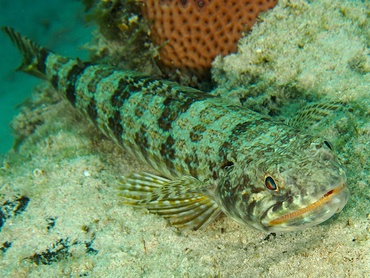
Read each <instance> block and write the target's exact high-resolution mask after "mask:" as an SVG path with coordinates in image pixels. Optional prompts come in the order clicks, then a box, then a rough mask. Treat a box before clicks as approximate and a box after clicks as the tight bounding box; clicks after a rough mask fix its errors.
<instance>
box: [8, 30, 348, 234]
mask: <svg viewBox="0 0 370 278" xmlns="http://www.w3.org/2000/svg"><path fill="white" fill-rule="evenodd" d="M3 31H4V32H5V33H6V34H7V35H8V36H9V38H10V39H11V40H12V42H13V43H14V44H15V45H16V46H17V47H18V49H19V50H20V52H21V54H22V55H23V61H22V64H21V66H20V67H19V68H18V70H20V71H23V72H26V73H29V74H32V75H34V76H37V77H41V78H44V79H47V80H49V81H50V82H51V84H52V85H53V86H54V88H55V89H56V90H57V91H58V92H59V93H60V94H61V95H62V96H63V97H64V98H65V99H67V100H68V101H69V102H70V103H71V104H72V105H73V106H74V107H75V108H76V109H77V111H79V112H80V113H81V114H82V115H84V116H85V117H86V118H87V119H89V120H90V121H91V122H92V123H93V124H94V125H96V126H97V127H98V128H99V129H100V130H101V131H102V132H103V133H104V134H105V135H106V136H107V137H109V138H111V139H112V140H113V141H114V142H116V143H117V144H118V145H120V146H121V147H122V148H123V149H125V150H126V151H127V152H128V153H130V154H131V155H132V156H134V157H136V158H138V159H139V160H141V161H143V162H145V163H147V164H148V165H149V166H151V167H152V168H153V169H154V170H156V171H157V172H158V174H159V175H160V176H159V175H153V174H147V173H136V174H133V175H131V176H126V177H120V178H119V181H118V188H119V189H120V194H119V195H121V197H120V198H122V202H123V203H124V204H128V205H132V206H137V207H143V208H146V209H148V210H149V211H151V212H154V213H157V214H160V215H162V216H163V217H165V218H166V219H167V220H168V221H169V222H170V223H171V224H172V225H174V226H175V227H177V228H194V229H198V228H202V227H205V226H207V225H208V224H209V223H211V222H212V220H213V219H214V218H216V217H217V215H218V214H219V213H220V212H221V211H223V212H224V213H225V214H226V215H228V216H230V217H231V218H232V219H234V220H235V221H237V222H238V223H240V224H242V225H247V226H250V227H253V228H256V229H260V230H265V231H290V230H296V229H301V228H304V227H309V226H312V225H316V224H319V223H321V222H323V221H325V220H326V219H328V218H329V217H331V216H332V215H333V214H334V213H336V212H338V211H340V210H341V209H342V208H343V207H344V205H345V203H346V202H347V199H348V195H349V191H348V189H347V187H346V186H345V181H346V176H345V173H344V171H343V169H342V167H341V165H340V162H339V161H338V159H337V157H336V155H335V153H334V151H333V149H332V147H331V144H330V143H329V142H328V141H327V140H325V139H323V138H320V137H316V136H312V135H310V134H308V133H305V132H304V131H300V130H298V129H297V126H299V124H302V125H304V122H305V121H306V122H310V123H311V122H312V121H314V120H313V119H315V121H317V120H320V119H322V118H323V117H324V116H325V115H327V114H328V110H330V109H333V110H334V109H335V108H337V107H338V106H337V105H335V104H327V105H322V104H317V105H316V106H315V105H312V106H311V107H309V108H307V109H306V110H305V111H303V112H302V113H301V114H299V115H298V116H297V117H295V118H294V119H292V120H291V125H287V124H285V123H283V122H278V121H275V120H273V119H272V118H270V117H268V116H264V115H261V114H258V113H256V112H254V111H251V110H248V109H246V108H243V107H241V106H238V105H235V104H233V103H231V102H228V101H227V100H225V99H222V98H220V97H216V96H213V95H210V94H207V93H205V92H202V91H199V90H196V89H193V88H190V87H184V86H181V85H179V84H177V83H175V82H172V81H167V80H158V79H155V78H153V77H148V76H145V75H143V74H141V73H138V72H133V71H123V70H118V69H116V68H114V67H111V66H106V65H95V64H91V63H84V62H82V61H81V60H79V59H71V58H65V57H62V56H60V55H58V54H55V53H53V52H51V51H49V50H47V49H46V48H44V47H40V46H38V45H37V44H35V43H33V42H32V41H30V40H28V39H27V38H25V37H22V36H21V35H20V34H19V33H18V32H16V31H14V30H13V29H11V28H9V27H4V28H3Z"/></svg>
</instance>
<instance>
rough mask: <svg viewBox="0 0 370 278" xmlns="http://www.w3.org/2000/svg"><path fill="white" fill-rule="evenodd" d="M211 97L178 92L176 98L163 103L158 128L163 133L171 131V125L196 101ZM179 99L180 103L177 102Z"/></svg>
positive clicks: (169, 98)
mask: <svg viewBox="0 0 370 278" xmlns="http://www.w3.org/2000/svg"><path fill="white" fill-rule="evenodd" d="M210 97H212V96H208V95H205V94H203V93H200V94H195V93H189V94H188V95H187V94H186V92H178V94H177V95H176V96H170V97H167V98H166V99H165V100H164V101H163V105H164V108H163V112H162V115H161V116H160V117H159V119H158V126H159V127H160V128H161V129H163V130H164V131H168V130H170V129H171V125H172V123H173V122H174V121H175V120H176V119H177V118H178V117H179V116H180V115H181V114H182V113H184V112H186V111H187V110H188V109H189V108H190V106H191V105H192V104H193V103H195V102H198V101H202V100H205V99H208V98H210ZM180 98H181V101H180V100H179V99H180Z"/></svg>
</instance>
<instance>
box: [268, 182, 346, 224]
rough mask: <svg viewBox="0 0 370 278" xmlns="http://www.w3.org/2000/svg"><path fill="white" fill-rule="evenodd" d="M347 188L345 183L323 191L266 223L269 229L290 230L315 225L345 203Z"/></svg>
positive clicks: (338, 210) (338, 209)
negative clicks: (304, 203) (302, 205)
mask: <svg viewBox="0 0 370 278" xmlns="http://www.w3.org/2000/svg"><path fill="white" fill-rule="evenodd" d="M348 197H349V190H348V188H347V187H346V185H345V183H343V184H342V185H340V186H338V187H335V188H333V189H331V190H330V191H328V192H327V193H325V194H324V195H323V196H322V197H321V198H320V199H319V200H317V201H316V202H314V203H312V204H310V205H308V206H306V207H304V208H301V209H299V210H296V211H294V212H291V213H288V214H285V215H283V216H280V217H278V218H275V219H273V220H272V221H270V222H269V223H268V225H267V226H268V229H269V230H275V231H291V230H297V229H302V228H305V227H310V226H314V225H317V224H319V223H321V222H324V221H325V220H327V219H329V218H330V217H331V216H333V214H335V213H337V212H340V211H341V210H342V209H343V207H344V206H345V205H346V203H347V200H348Z"/></svg>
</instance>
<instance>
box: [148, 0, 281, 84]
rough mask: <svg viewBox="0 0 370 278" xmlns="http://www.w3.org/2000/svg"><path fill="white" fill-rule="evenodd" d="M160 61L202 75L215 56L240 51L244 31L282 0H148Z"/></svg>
mask: <svg viewBox="0 0 370 278" xmlns="http://www.w3.org/2000/svg"><path fill="white" fill-rule="evenodd" d="M143 2H144V5H143V14H144V17H146V18H147V19H149V20H150V23H151V34H150V36H151V38H152V41H153V43H154V44H156V45H157V46H160V47H159V49H158V52H159V58H160V59H159V62H160V64H161V65H163V66H164V67H165V68H167V71H168V70H169V69H172V70H173V69H179V70H180V71H181V72H182V73H189V72H190V73H192V74H195V75H197V76H198V77H201V76H202V75H204V73H205V72H207V71H208V70H209V69H210V68H211V63H212V61H213V59H214V58H215V57H216V56H217V55H218V54H222V55H223V56H225V55H228V54H230V53H233V52H236V50H237V42H238V40H239V38H240V37H241V36H242V32H243V31H244V32H248V31H249V29H250V28H251V27H252V25H253V24H254V23H255V21H256V18H257V16H258V14H259V13H260V12H261V11H266V10H268V9H269V8H272V7H274V6H275V5H276V4H277V2H278V0H144V1H143Z"/></svg>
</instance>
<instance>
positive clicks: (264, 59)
mask: <svg viewBox="0 0 370 278" xmlns="http://www.w3.org/2000/svg"><path fill="white" fill-rule="evenodd" d="M0 8H1V15H2V16H1V17H0V24H1V25H9V26H12V27H14V28H15V29H16V30H18V31H20V32H21V33H22V34H24V35H26V36H28V37H29V38H31V39H32V40H34V41H36V42H37V43H39V44H40V45H43V46H46V47H48V48H50V49H52V50H53V51H55V52H57V53H59V54H61V55H66V56H71V57H74V56H78V57H80V58H82V59H87V57H88V54H87V51H84V50H79V49H80V47H81V46H83V45H85V44H86V43H89V42H91V41H92V38H93V37H94V36H95V34H94V32H96V27H94V26H90V27H86V23H85V20H84V18H83V17H84V14H83V10H84V6H83V5H82V4H81V2H79V1H52V2H51V1H46V0H44V1H41V0H39V1H32V2H31V1H25V0H17V1H16V2H15V3H13V2H12V3H10V2H9V1H5V0H0ZM94 30H95V31H94ZM0 36H3V34H0ZM369 45H370V2H369V1H359V0H348V1H337V0H323V1H319V0H312V1H304V0H282V1H279V4H278V5H277V6H276V7H275V8H274V9H273V10H271V11H269V12H267V13H266V14H264V15H263V21H262V22H260V23H259V24H258V25H257V26H255V28H254V29H253V30H252V32H251V33H250V34H249V35H248V36H246V37H244V38H242V39H241V40H240V45H239V49H238V53H237V54H233V55H229V56H227V57H225V58H221V57H217V58H216V59H215V62H214V63H213V67H212V75H213V80H214V84H215V88H214V90H213V91H212V92H211V93H213V94H216V95H221V96H223V97H226V98H229V99H232V100H234V101H235V102H237V103H239V102H241V103H242V104H243V105H244V106H245V107H248V108H250V109H253V110H255V111H258V112H261V113H264V114H269V115H272V116H274V117H277V118H287V117H290V116H292V115H294V113H295V112H296V111H299V109H300V108H302V107H304V105H306V104H307V103H310V102H311V101H319V100H322V99H330V100H340V101H343V103H346V104H347V109H345V110H343V111H338V112H336V113H333V114H332V115H330V116H329V117H327V118H326V119H325V120H324V121H323V122H322V123H320V124H319V125H314V126H312V127H311V128H310V129H308V132H313V133H317V134H320V135H322V136H324V137H325V138H328V139H329V140H330V141H331V142H332V143H333V145H334V147H335V149H336V150H337V153H338V156H339V158H340V160H341V162H342V164H343V165H344V168H345V170H346V173H347V179H348V181H347V186H348V187H349V188H350V190H351V197H350V200H349V201H348V204H347V205H346V207H345V208H344V209H343V211H342V212H341V213H339V214H336V215H335V216H334V217H332V218H331V219H329V220H328V221H326V222H325V223H323V224H320V225H317V226H315V227H311V228H308V229H305V230H303V231H296V232H290V233H270V234H269V233H264V232H260V231H256V230H252V229H250V228H247V227H242V226H240V225H238V224H236V223H235V222H233V221H232V220H230V219H228V218H227V217H220V218H218V219H217V220H216V221H214V223H212V224H211V225H210V226H208V227H207V228H206V229H204V230H200V231H186V232H181V233H179V232H178V231H177V230H176V229H174V228H173V227H170V226H169V225H168V223H167V222H166V221H165V220H163V219H162V218H160V217H158V216H156V215H152V214H147V213H146V212H145V211H143V210H134V209H132V208H131V207H126V206H123V205H122V204H121V202H120V200H119V198H118V197H117V192H116V190H115V182H116V177H117V176H120V175H124V174H128V173H130V172H142V171H149V172H150V169H148V168H147V167H146V166H145V165H143V164H142V163H140V162H138V161H137V160H135V159H134V158H132V157H130V156H128V155H127V154H126V153H125V152H124V151H122V150H121V149H120V148H119V147H117V146H116V145H115V144H113V143H112V142H111V141H110V140H108V139H107V138H106V137H104V136H103V135H102V134H101V133H100V132H99V131H97V129H95V128H94V127H93V126H92V125H91V124H89V123H88V122H87V121H86V120H85V119H82V118H81V116H80V115H79V114H78V113H76V112H75V111H74V110H73V108H72V107H71V106H70V104H68V103H67V102H65V101H60V98H59V97H58V96H57V95H56V94H55V92H54V91H53V88H52V87H51V86H50V85H48V84H47V82H43V81H40V80H37V79H36V78H34V77H31V76H27V75H26V74H23V73H14V72H13V70H14V68H16V67H17V66H18V64H19V62H20V59H21V58H20V56H19V54H18V52H17V50H16V49H15V48H14V47H13V46H12V45H11V43H10V42H9V41H8V40H7V39H6V38H5V36H3V37H2V39H1V44H0V47H1V50H2V51H1V53H2V54H1V55H0V62H1V65H2V67H1V75H0V76H1V94H0V98H1V99H0V105H1V106H2V107H1V110H0V111H2V112H1V117H0V119H1V121H2V122H1V124H0V127H1V131H0V132H1V135H0V142H1V144H0V147H1V150H0V152H1V153H2V154H3V159H2V165H0V166H1V167H0V204H1V210H0V212H1V213H0V226H1V227H0V229H1V230H0V276H1V277H65V276H69V277H82V276H86V277H368V276H370V167H369V159H370V143H369V142H370V101H369V92H370V90H369V89H370V88H369V87H370V86H369V84H370V83H369V82H370V52H369ZM35 88H36V89H35ZM26 99H27V101H26V102H25V104H26V105H25V106H26V108H25V109H18V110H14V107H16V106H17V105H18V104H20V103H22V102H24V101H25V100H26ZM29 104H31V105H29ZM14 117H16V120H15V121H14V125H13V127H14V128H15V130H16V133H17V134H18V135H19V134H27V136H24V137H22V140H19V141H18V142H17V149H16V150H13V151H9V152H8V150H9V149H10V147H11V146H12V141H13V139H12V136H11V133H12V132H11V130H10V128H9V127H8V126H9V123H10V121H12V119H13V118H14ZM27 125H30V126H33V127H35V129H34V131H33V132H31V133H28V132H24V130H25V129H26V127H25V126H27Z"/></svg>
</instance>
